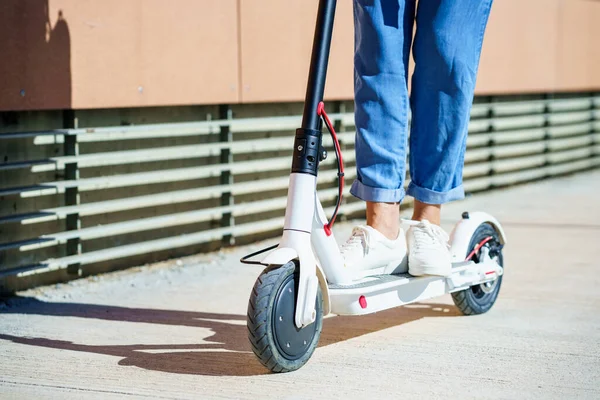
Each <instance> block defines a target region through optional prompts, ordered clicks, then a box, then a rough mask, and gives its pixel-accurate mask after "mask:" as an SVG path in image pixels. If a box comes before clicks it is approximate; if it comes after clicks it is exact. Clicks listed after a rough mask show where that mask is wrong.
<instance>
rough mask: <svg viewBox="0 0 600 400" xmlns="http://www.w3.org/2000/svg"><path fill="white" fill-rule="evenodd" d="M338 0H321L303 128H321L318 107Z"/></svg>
mask: <svg viewBox="0 0 600 400" xmlns="http://www.w3.org/2000/svg"><path fill="white" fill-rule="evenodd" d="M336 4H337V0H320V1H319V10H318V14H317V24H316V27H315V37H314V41H313V48H312V56H311V59H310V72H309V75H308V84H307V88H306V98H305V101H304V113H303V115H302V128H304V129H313V130H320V129H319V128H320V125H321V119H320V117H319V115H318V113H317V107H318V105H319V103H320V102H321V101H322V100H323V93H324V91H325V76H326V75H327V65H328V63H329V50H330V48H331V37H332V35H333V21H334V17H335V6H336Z"/></svg>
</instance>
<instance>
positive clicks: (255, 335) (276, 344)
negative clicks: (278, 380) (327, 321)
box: [247, 261, 323, 372]
mask: <svg viewBox="0 0 600 400" xmlns="http://www.w3.org/2000/svg"><path fill="white" fill-rule="evenodd" d="M298 278H299V268H298V266H297V265H296V263H295V262H293V261H291V262H289V263H287V264H284V265H281V266H270V267H268V268H266V269H265V270H264V271H263V272H262V273H261V274H260V276H259V277H258V279H257V280H256V283H255V284H254V288H253V289H252V293H251V295H250V301H249V302H248V319H247V324H248V339H249V340H250V344H251V345H252V351H253V352H254V354H255V355H256V357H258V360H259V361H260V363H261V364H262V365H264V366H265V367H266V368H268V369H269V370H271V371H273V372H289V371H294V370H297V369H298V368H300V367H302V366H303V365H304V364H306V362H307V361H308V360H309V359H310V357H311V356H312V354H313V352H314V351H315V348H316V347H317V343H318V342H319V337H320V336H321V329H322V327H323V299H322V295H321V290H320V289H319V291H318V294H317V300H316V304H315V308H316V320H315V322H314V323H312V324H310V325H309V326H306V327H304V328H302V329H298V328H297V327H296V325H295V323H294V316H295V311H296V293H297V290H298Z"/></svg>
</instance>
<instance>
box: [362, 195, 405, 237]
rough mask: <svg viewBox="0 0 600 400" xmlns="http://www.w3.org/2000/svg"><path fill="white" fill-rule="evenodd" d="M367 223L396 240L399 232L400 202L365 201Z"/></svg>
mask: <svg viewBox="0 0 600 400" xmlns="http://www.w3.org/2000/svg"><path fill="white" fill-rule="evenodd" d="M367 225H368V226H370V227H371V228H373V229H376V230H377V231H379V232H380V233H381V234H382V235H384V236H385V237H386V238H388V239H390V240H396V239H397V238H398V234H399V233H400V204H399V203H374V202H367Z"/></svg>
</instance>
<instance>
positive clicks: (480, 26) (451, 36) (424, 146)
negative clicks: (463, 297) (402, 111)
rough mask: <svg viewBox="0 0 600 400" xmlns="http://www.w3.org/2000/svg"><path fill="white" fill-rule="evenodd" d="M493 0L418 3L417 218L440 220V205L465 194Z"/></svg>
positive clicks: (413, 156)
mask: <svg viewBox="0 0 600 400" xmlns="http://www.w3.org/2000/svg"><path fill="white" fill-rule="evenodd" d="M491 5H492V0H460V1H459V0H427V1H421V2H419V6H418V10H417V17H416V20H417V30H416V34H415V41H414V45H413V57H414V60H415V71H414V74H413V77H412V93H411V99H410V101H411V108H412V117H413V119H412V124H411V136H410V175H411V182H410V184H409V187H408V190H407V193H408V195H410V196H413V197H414V198H415V212H414V214H413V219H416V220H421V219H428V220H430V222H434V223H436V224H439V220H440V210H441V207H440V205H441V204H444V203H447V202H449V201H452V200H458V199H461V198H463V197H464V190H463V186H462V171H463V165H464V154H465V149H466V140H467V130H468V125H469V112H470V109H471V105H472V101H473V93H474V90H475V80H476V76H477V68H478V65H479V56H480V54H481V45H482V43H483V35H484V32H485V27H486V24H487V20H488V16H489V13H490V8H491Z"/></svg>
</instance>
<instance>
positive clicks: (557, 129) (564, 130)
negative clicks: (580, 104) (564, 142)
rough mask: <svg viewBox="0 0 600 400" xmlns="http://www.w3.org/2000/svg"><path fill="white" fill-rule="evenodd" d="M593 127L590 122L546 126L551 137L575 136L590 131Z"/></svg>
mask: <svg viewBox="0 0 600 400" xmlns="http://www.w3.org/2000/svg"><path fill="white" fill-rule="evenodd" d="M593 128H594V125H593V124H592V123H591V122H584V123H582V124H574V125H562V126H551V127H549V128H548V135H549V136H550V137H553V138H557V137H563V136H576V135H581V134H585V133H590V132H591V131H592V130H593Z"/></svg>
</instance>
